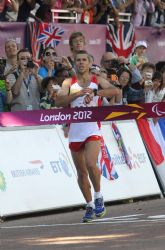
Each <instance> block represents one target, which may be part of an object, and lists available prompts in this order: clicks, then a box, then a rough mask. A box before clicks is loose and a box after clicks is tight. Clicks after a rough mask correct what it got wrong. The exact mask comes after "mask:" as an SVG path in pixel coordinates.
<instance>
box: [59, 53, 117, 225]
mask: <svg viewBox="0 0 165 250" xmlns="http://www.w3.org/2000/svg"><path fill="white" fill-rule="evenodd" d="M75 64H76V68H77V76H76V77H75V76H74V77H72V78H68V79H66V80H64V82H63V84H62V90H61V95H62V96H58V97H57V99H56V106H58V107H66V106H68V105H70V106H71V107H96V106H99V103H100V99H101V97H103V96H104V97H112V96H116V97H119V96H120V95H121V93H120V90H119V89H117V88H115V87H114V86H112V85H111V84H110V83H109V82H108V81H107V80H105V79H103V78H100V77H98V76H97V77H96V76H92V74H90V72H89V69H90V66H91V60H90V55H89V54H88V53H87V52H86V51H79V52H78V53H77V55H76V56H75ZM98 85H100V87H101V88H102V89H101V90H98ZM68 137H69V148H70V150H71V154H72V158H73V161H74V164H75V167H76V170H77V175H78V184H79V187H80V189H81V192H82V194H83V196H84V198H85V200H86V203H87V206H86V213H85V215H84V217H83V219H82V222H90V221H92V220H93V218H94V216H96V217H102V216H104V214H105V212H106V209H105V206H104V201H103V196H102V194H101V188H100V173H99V170H98V167H97V166H96V163H97V159H98V155H99V151H100V144H101V143H100V138H101V131H100V127H99V126H98V122H86V123H72V124H70V129H69V135H68ZM88 176H89V178H88ZM89 179H90V181H91V183H92V185H93V188H94V191H95V193H94V201H92V193H91V184H90V181H89Z"/></svg>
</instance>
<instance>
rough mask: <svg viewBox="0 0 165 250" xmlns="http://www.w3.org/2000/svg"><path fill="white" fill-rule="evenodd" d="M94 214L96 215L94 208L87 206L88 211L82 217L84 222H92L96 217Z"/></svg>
mask: <svg viewBox="0 0 165 250" xmlns="http://www.w3.org/2000/svg"><path fill="white" fill-rule="evenodd" d="M94 216H95V213H94V209H93V208H92V207H86V213H85V215H84V217H83V218H82V222H84V223H88V222H91V221H92V220H93V219H94Z"/></svg>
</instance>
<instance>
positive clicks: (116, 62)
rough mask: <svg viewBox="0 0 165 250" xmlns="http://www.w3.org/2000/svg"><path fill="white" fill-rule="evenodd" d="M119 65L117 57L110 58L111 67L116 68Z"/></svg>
mask: <svg viewBox="0 0 165 250" xmlns="http://www.w3.org/2000/svg"><path fill="white" fill-rule="evenodd" d="M119 67H120V62H119V60H117V59H112V60H111V68H113V69H115V70H118V69H119Z"/></svg>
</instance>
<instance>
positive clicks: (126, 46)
mask: <svg viewBox="0 0 165 250" xmlns="http://www.w3.org/2000/svg"><path fill="white" fill-rule="evenodd" d="M106 40H107V44H106V47H107V48H106V50H107V51H110V52H113V53H114V54H116V55H117V56H124V57H125V58H127V57H129V56H130V55H131V54H132V52H133V49H134V45H135V31H134V27H133V25H132V24H131V23H124V24H120V26H119V28H116V27H115V26H114V25H112V24H109V25H107V30H106Z"/></svg>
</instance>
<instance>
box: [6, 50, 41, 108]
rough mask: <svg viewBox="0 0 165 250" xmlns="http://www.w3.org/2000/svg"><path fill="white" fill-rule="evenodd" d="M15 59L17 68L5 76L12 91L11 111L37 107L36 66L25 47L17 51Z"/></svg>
mask: <svg viewBox="0 0 165 250" xmlns="http://www.w3.org/2000/svg"><path fill="white" fill-rule="evenodd" d="M17 60H18V67H17V69H16V70H15V72H13V73H12V74H10V75H8V76H7V79H8V80H9V82H10V87H11V88H12V93H13V100H12V103H11V111H18V110H34V109H39V102H40V91H41V77H40V76H39V75H38V66H37V65H35V64H34V63H33V61H32V57H31V53H30V52H29V51H28V50H27V49H21V50H19V51H18V53H17Z"/></svg>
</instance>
